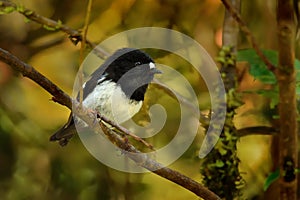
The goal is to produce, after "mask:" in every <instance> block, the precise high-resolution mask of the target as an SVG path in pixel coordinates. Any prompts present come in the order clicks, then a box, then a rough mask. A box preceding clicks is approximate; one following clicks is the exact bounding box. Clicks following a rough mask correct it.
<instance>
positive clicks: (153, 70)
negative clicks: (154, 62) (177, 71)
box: [151, 68, 163, 74]
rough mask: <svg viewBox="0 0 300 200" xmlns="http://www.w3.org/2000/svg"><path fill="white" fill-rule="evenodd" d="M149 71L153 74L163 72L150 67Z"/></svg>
mask: <svg viewBox="0 0 300 200" xmlns="http://www.w3.org/2000/svg"><path fill="white" fill-rule="evenodd" d="M151 73H153V74H162V73H163V72H162V71H160V70H158V69H157V68H152V69H151Z"/></svg>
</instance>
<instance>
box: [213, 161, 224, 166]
mask: <svg viewBox="0 0 300 200" xmlns="http://www.w3.org/2000/svg"><path fill="white" fill-rule="evenodd" d="M215 166H216V167H220V168H221V167H223V166H224V162H223V161H222V160H217V161H216V163H215Z"/></svg>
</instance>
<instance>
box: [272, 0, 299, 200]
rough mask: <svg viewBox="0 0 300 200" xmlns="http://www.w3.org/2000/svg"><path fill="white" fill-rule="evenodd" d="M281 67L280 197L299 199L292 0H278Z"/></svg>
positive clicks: (279, 73)
mask: <svg viewBox="0 0 300 200" xmlns="http://www.w3.org/2000/svg"><path fill="white" fill-rule="evenodd" d="M277 24H278V51H279V52H278V67H277V70H276V72H275V75H276V78H277V81H278V86H279V104H278V110H279V121H280V123H279V127H280V134H279V165H280V198H281V199H297V178H296V169H297V163H298V135H297V129H298V125H297V116H298V113H297V101H296V70H295V66H294V62H295V37H296V19H295V13H294V2H293V0H278V4H277Z"/></svg>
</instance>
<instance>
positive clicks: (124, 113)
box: [83, 81, 142, 123]
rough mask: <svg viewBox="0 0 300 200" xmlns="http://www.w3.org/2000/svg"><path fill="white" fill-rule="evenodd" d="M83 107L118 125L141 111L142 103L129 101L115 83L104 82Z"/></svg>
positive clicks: (96, 88) (87, 98)
mask: <svg viewBox="0 0 300 200" xmlns="http://www.w3.org/2000/svg"><path fill="white" fill-rule="evenodd" d="M83 105H84V106H85V107H87V108H90V109H93V110H97V111H98V112H99V113H100V114H102V115H104V116H106V117H107V118H109V119H111V120H113V121H115V122H117V123H122V122H125V121H127V120H128V119H130V118H131V117H132V116H133V115H135V114H136V113H137V112H138V111H139V110H140V108H141V106H142V101H135V100H131V99H129V98H128V97H126V95H125V93H124V92H123V91H122V89H121V87H120V86H118V85H117V84H116V83H115V82H112V81H104V82H102V83H101V84H99V85H97V86H96V87H95V89H94V90H93V92H91V93H90V94H89V95H88V96H87V97H86V98H85V99H84V100H83Z"/></svg>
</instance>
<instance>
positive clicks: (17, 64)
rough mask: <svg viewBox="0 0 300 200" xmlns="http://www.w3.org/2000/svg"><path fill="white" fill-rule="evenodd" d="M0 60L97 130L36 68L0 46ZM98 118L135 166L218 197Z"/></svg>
mask: <svg viewBox="0 0 300 200" xmlns="http://www.w3.org/2000/svg"><path fill="white" fill-rule="evenodd" d="M0 60H1V61H3V62H5V63H7V64H8V65H10V66H11V67H12V68H13V69H14V70H16V71H18V72H21V73H22V74H23V75H24V76H26V77H28V78H29V79H31V80H33V81H34V82H36V83H37V84H38V85H40V86H41V87H43V88H44V89H45V90H46V91H48V92H49V93H50V94H51V95H53V99H55V101H56V102H58V103H60V104H62V105H65V106H67V107H68V108H69V109H72V103H73V106H74V108H75V109H73V112H74V113H75V114H76V115H77V116H78V117H80V118H81V119H82V120H84V121H85V122H86V123H87V124H88V125H89V126H90V127H91V128H92V129H93V130H95V131H97V132H99V131H100V127H99V126H95V123H94V122H95V120H94V114H92V112H91V111H89V110H88V109H85V108H84V107H83V106H80V104H79V103H78V102H77V101H73V102H72V100H71V98H70V97H69V96H68V95H67V94H66V93H64V92H63V91H62V90H61V89H60V88H59V87H57V86H56V85H55V84H54V83H52V82H51V81H50V80H49V79H47V78H46V77H45V76H43V75H42V74H41V73H39V72H38V71H36V70H35V69H34V68H33V67H32V66H30V65H28V64H26V63H24V62H22V61H21V60H19V59H18V58H17V57H15V56H13V55H12V54H10V53H9V52H7V51H5V50H3V49H1V48H0ZM99 117H100V119H101V120H103V121H104V122H106V123H109V124H110V125H112V126H114V127H115V128H117V129H119V130H122V131H124V132H128V133H130V132H129V131H128V130H127V129H125V128H124V127H122V126H120V125H117V124H115V123H114V122H112V121H110V120H108V119H107V118H106V117H105V116H102V115H99ZM101 120H100V126H101V128H102V130H103V132H104V133H105V134H106V136H107V137H108V138H109V139H110V141H111V142H112V143H113V144H115V145H117V146H118V147H119V148H121V149H122V150H124V151H125V152H124V154H125V155H126V156H128V157H129V158H130V159H132V160H133V161H134V162H135V163H136V164H137V165H139V166H142V167H144V168H145V169H148V170H150V171H152V172H153V173H155V174H157V175H159V176H161V177H163V178H165V179H168V180H170V181H172V182H174V183H176V184H178V185H180V186H182V187H183V188H186V189H187V190H189V191H191V192H193V193H194V194H196V195H198V196H199V197H201V198H204V199H206V200H219V199H220V198H219V197H218V196H217V195H216V194H214V193H213V192H211V191H210V190H208V189H207V188H205V187H204V186H202V185H201V184H199V183H198V182H196V181H194V180H193V179H191V178H189V177H187V176H185V175H183V174H181V173H179V172H177V171H175V170H172V169H170V168H167V167H164V166H163V165H162V164H160V163H158V162H156V161H155V160H153V159H151V158H149V157H148V156H145V155H143V154H140V151H139V150H137V149H136V148H135V147H134V146H133V145H132V144H130V143H129V142H128V140H126V139H124V138H122V137H121V136H120V135H118V134H116V133H115V132H113V131H112V130H111V129H108V128H106V127H105V125H104V124H103V123H102V121H101Z"/></svg>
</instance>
